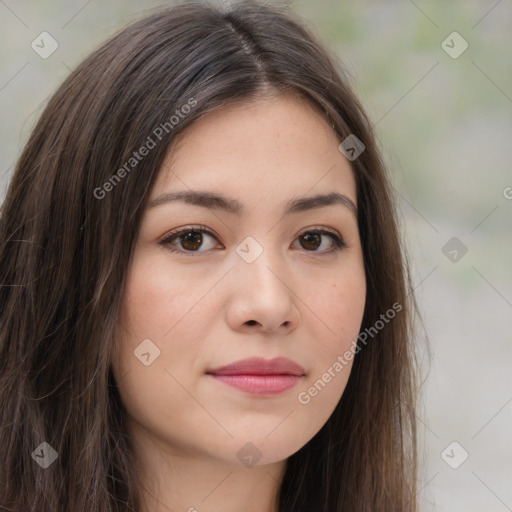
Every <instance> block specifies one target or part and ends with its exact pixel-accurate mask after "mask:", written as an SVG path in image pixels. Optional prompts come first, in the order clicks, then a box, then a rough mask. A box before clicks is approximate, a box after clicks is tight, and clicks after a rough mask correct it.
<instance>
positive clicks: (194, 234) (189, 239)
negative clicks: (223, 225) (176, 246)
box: [180, 231, 203, 251]
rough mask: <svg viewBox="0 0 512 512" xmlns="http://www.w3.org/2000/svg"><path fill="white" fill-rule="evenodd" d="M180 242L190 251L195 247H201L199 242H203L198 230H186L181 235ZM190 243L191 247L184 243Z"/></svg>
mask: <svg viewBox="0 0 512 512" xmlns="http://www.w3.org/2000/svg"><path fill="white" fill-rule="evenodd" d="M180 238H181V243H182V246H183V247H184V248H185V249H187V250H190V251H193V250H195V249H199V247H201V244H202V242H203V235H202V234H201V232H199V231H188V232H187V233H185V234H184V235H182V236H181V237H180ZM188 243H191V244H192V247H190V246H188V247H187V245H186V244H188Z"/></svg>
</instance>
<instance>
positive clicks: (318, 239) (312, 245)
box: [298, 229, 346, 254]
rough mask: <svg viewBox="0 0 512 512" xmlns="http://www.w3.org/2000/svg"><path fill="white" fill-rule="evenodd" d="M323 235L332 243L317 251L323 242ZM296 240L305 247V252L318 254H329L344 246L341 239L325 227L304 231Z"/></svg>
mask: <svg viewBox="0 0 512 512" xmlns="http://www.w3.org/2000/svg"><path fill="white" fill-rule="evenodd" d="M323 236H328V237H329V238H330V239H331V241H332V244H331V247H330V248H328V249H326V250H320V251H319V250H318V249H319V248H320V247H321V245H322V242H323V240H322V237H323ZM298 240H299V241H300V245H301V246H302V247H303V248H304V249H306V251H307V252H313V253H318V254H329V253H332V252H335V251H339V250H340V249H342V248H344V247H346V244H345V242H344V241H343V239H341V238H340V237H339V236H338V235H336V234H334V233H331V232H330V231H326V230H325V229H321V230H318V229H315V230H309V231H305V232H304V233H302V234H301V235H299V237H298Z"/></svg>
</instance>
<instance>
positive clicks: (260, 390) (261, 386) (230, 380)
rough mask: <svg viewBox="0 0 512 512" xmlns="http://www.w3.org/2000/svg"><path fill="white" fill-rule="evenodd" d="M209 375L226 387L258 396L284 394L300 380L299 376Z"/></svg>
mask: <svg viewBox="0 0 512 512" xmlns="http://www.w3.org/2000/svg"><path fill="white" fill-rule="evenodd" d="M210 375H211V376H212V377H214V378H215V379H216V380H219V381H221V382H224V384H227V385H228V386H232V387H234V388H237V389H239V390H241V391H245V392H246V393H251V394H252V395H260V396H264V395H279V394H280V393H284V392H285V391H288V390H289V389H291V388H293V387H294V386H295V385H296V384H297V383H298V382H299V380H300V379H301V378H302V377H301V376H299V375H214V374H210Z"/></svg>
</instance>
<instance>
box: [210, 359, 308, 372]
mask: <svg viewBox="0 0 512 512" xmlns="http://www.w3.org/2000/svg"><path fill="white" fill-rule="evenodd" d="M206 373H210V374H215V375H298V376H301V375H304V374H305V373H306V371H305V370H304V368H302V366H300V365H299V364H297V363H295V362H294V361H292V360H291V359H288V358H286V357H276V358H274V359H263V358H261V357H251V358H249V359H242V360H240V361H235V362H234V363H230V364H228V365H226V366H222V367H220V368H215V369H214V370H208V371H207V372H206Z"/></svg>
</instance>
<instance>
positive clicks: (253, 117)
mask: <svg viewBox="0 0 512 512" xmlns="http://www.w3.org/2000/svg"><path fill="white" fill-rule="evenodd" d="M339 142H340V141H339V140H338V138H337V137H336V134H335V132H334V131H333V129H332V128H331V127H330V126H329V124H327V122H326V121H325V120H324V119H323V117H322V116H321V115H320V114H319V113H317V111H316V110H314V109H313V108H312V107H311V106H310V105H309V104H308V103H306V102H305V101H304V100H302V99H300V98H299V97H297V96H295V95H290V94H288V95H284V96H265V97H262V98H259V99H257V100H253V101H251V102H249V103H247V102H245V103H236V104H231V105H230V106H229V107H227V108H223V109H222V110H219V111H217V112H214V113H212V114H209V115H207V116H205V117H204V118H203V119H201V120H199V121H197V122H195V123H194V124H192V125H191V126H189V127H188V128H187V130H185V131H184V132H183V134H182V136H180V139H179V143H178V144H177V146H176V147H175V148H173V150H172V151H171V152H169V154H168V156H167V158H166V160H165V162H164V165H163V166H162V169H161V171H160V173H159V175H158V178H157V181H156V183H155V185H154V189H153V190H152V193H151V196H150V203H151V201H153V200H155V199H156V198H158V197H159V196H161V194H164V193H167V192H177V191H189V190H201V191H210V192H215V193H219V194H222V195H225V196H229V197H233V198H236V199H237V200H238V201H240V202H241V203H243V205H244V208H245V213H244V214H243V215H242V216H241V217H238V216H237V215H236V214H234V213H229V212H226V211H222V210H217V209H212V208H204V207H201V206H198V205H191V204H185V203H184V202H180V201H171V202H166V203H161V204H159V205H157V206H154V207H150V206H148V208H147V209H146V211H145V213H144V216H143V220H142V224H141V229H140V233H139V236H138V239H137V241H136V246H135V249H134V253H133V256H132V260H131V264H130V268H129V273H128V276H127V287H126V290H125V293H124V295H123V302H122V309H121V316H120V325H121V334H122V336H121V339H120V343H119V345H118V346H117V348H116V349H115V351H114V354H113V371H114V376H115V378H116V382H117V384H118V388H119V392H120V394H121V398H122V400H123V403H124V404H125V407H126V410H127V425H128V431H129V435H130V436H131V438H132V440H133V443H134V449H135V453H136V458H137V460H138V463H139V464H138V469H139V471H140V475H141V477H142V478H143V481H144V483H145V489H144V492H143V494H144V497H145V498H146V503H147V510H148V511H149V512H164V511H166V512H167V511H169V510H172V511H189V512H194V511H198V512H239V511H240V510H244V511H248V512H256V511H257V512H262V511H264V512H274V511H277V506H276V497H277V493H278V489H279V486H280V484H281V481H282V478H283V475H284V471H285V468H286V459H287V458H288V457H289V456H290V455H292V454H293V453H295V452H296V451H297V450H299V449H300V448H301V447H302V446H304V445H305V444H306V443H307V442H308V441H309V440H310V439H311V438H312V437H313V436H314V435H315V434H316V433H317V432H318V431H319V430H320V429H321V427H322V426H323V425H324V424H325V422H326V421H327V420H328V418H329V416H330V415H331V414H332V412H333V410H334V408H335V406H336V404H337V403H338V401H339V399H340V397H341V395H342V393H343V391H344V389H345V386H346V383H347V380H348V377H349V374H350V370H351V366H352V363H351V362H350V363H349V364H348V365H347V366H345V367H344V368H343V370H342V371H340V372H339V373H337V374H335V375H336V376H335V377H334V378H332V379H331V381H330V382H329V383H328V384H326V385H325V387H324V388H323V389H322V390H321V392H319V393H318V394H317V396H315V397H312V398H311V401H310V402H309V403H308V404H306V405H304V404H301V403H300V402H299V401H298V394H299V392H301V391H305V390H306V391H307V390H308V388H310V387H311V386H312V385H313V384H314V383H315V382H316V381H317V380H318V379H320V378H321V377H322V375H323V374H324V373H325V372H326V371H327V370H328V369H329V368H330V367H332V366H333V364H334V363H335V362H336V360H337V357H338V356H339V355H341V354H343V353H344V352H345V351H346V350H349V349H350V348H351V342H352V341H353V340H355V339H356V338H357V335H358V333H359V329H360V326H361V321H362V316H363V310H364V304H365V297H366V282H365V273H364V265H363V255H362V250H361V243H360V238H359V233H358V228H357V219H356V215H355V214H354V212H352V211H351V210H350V209H349V208H348V207H347V206H344V205H340V204H334V205H330V206H323V207H321V208H315V209H311V210H309V211H305V212H299V213H293V214H291V215H289V216H287V217H282V211H283V210H284V207H285V205H286V203H287V202H288V201H289V200H291V199H295V198H300V197H304V196H308V197H309V196H312V195H316V194H328V193H331V192H338V193H340V194H343V195H345V196H346V197H347V198H349V199H350V200H351V201H352V202H353V203H354V204H356V185H355V180H354V176H353V171H352V169H351V166H350V163H349V161H348V160H347V159H346V158H345V157H344V155H343V154H342V153H341V152H340V151H339V149H338V145H339ZM356 206H357V205H356ZM197 225H204V226H205V227H207V228H208V230H209V231H211V232H212V233H213V234H214V235H215V238H213V237H211V236H210V235H208V234H205V233H202V236H203V238H202V242H201V234H199V235H198V234H196V238H195V239H193V240H192V242H190V241H189V242H188V243H187V239H184V236H183V235H182V237H181V240H180V238H179V237H175V238H174V241H173V242H172V243H169V244H168V245H162V244H160V243H159V242H160V241H161V240H162V239H164V238H165V237H166V235H168V233H169V232H170V231H172V230H174V229H176V228H187V227H191V226H197ZM313 228H316V229H326V230H328V231H331V232H333V233H334V234H337V235H338V236H341V237H342V238H343V240H344V242H345V244H346V247H344V248H341V249H340V250H337V251H334V252H331V253H329V252H328V251H329V249H331V248H335V244H334V242H333V240H332V239H331V237H330V236H328V235H321V236H319V237H318V238H316V239H315V238H313V239H312V241H309V243H308V240H307V239H306V240H305V239H304V236H302V235H304V232H306V231H310V230H311V229H313ZM249 236H250V237H252V238H253V239H254V240H256V241H257V243H258V244H259V246H261V248H262V249H263V252H262V254H261V255H260V256H259V257H258V258H257V259H255V260H254V261H253V262H252V263H248V262H247V261H246V260H245V259H243V258H242V257H241V256H240V255H239V254H238V253H237V252H236V249H237V247H239V246H240V247H246V248H247V246H245V245H244V244H242V242H244V241H245V239H246V238H247V237H249ZM198 239H199V242H197V240H198ZM201 243H202V245H201ZM169 247H173V248H174V249H176V250H178V251H181V253H175V252H172V251H171V250H170V249H169ZM197 247H198V248H197ZM187 250H188V252H187ZM194 250H195V252H193V251H194ZM254 250H255V249H254V246H250V248H249V252H250V251H254ZM252 254H254V252H252ZM144 339H150V340H151V341H152V343H154V345H155V346H157V347H158V349H159V350H160V355H159V356H158V357H157V358H156V359H154V360H153V362H152V363H151V364H149V365H148V366H145V365H144V364H142V362H141V361H140V360H139V358H137V357H136V356H135V355H134V350H136V349H137V347H138V346H139V345H140V344H141V342H142V340H144ZM146 352H147V351H146ZM150 353H152V354H154V353H155V352H154V349H153V348H151V349H150ZM253 356H257V357H263V358H265V359H270V358H273V357H278V356H284V357H288V358H290V359H292V360H293V361H295V362H297V363H298V364H300V365H301V366H302V367H303V368H304V369H305V370H306V374H305V376H304V377H302V378H301V381H300V382H299V383H298V384H297V385H296V386H295V387H294V388H292V389H290V390H288V391H286V392H284V393H282V394H279V395H277V396H273V397H261V396H255V395H252V394H248V393H245V392H243V391H240V390H237V389H235V388H232V387H230V386H227V385H226V384H224V383H222V382H219V381H218V380H215V379H214V378H212V377H211V376H209V375H207V374H206V373H205V372H206V371H207V370H209V369H213V368H217V367H220V366H224V365H226V364H228V363H232V362H234V361H238V360H240V359H244V358H247V357H253ZM150 357H152V356H150ZM146 359H147V356H146ZM249 442H250V443H252V445H254V447H256V448H257V451H256V450H255V449H254V448H245V450H246V451H247V450H249V453H250V454H253V455H254V457H255V458H256V455H257V454H260V456H261V458H260V459H259V460H258V462H257V464H256V465H254V466H253V467H249V466H248V465H246V464H243V463H242V462H241V460H240V459H239V458H238V457H237V453H238V452H239V451H240V450H241V449H242V448H243V447H244V446H245V445H246V443H249ZM243 453H246V452H243Z"/></svg>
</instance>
